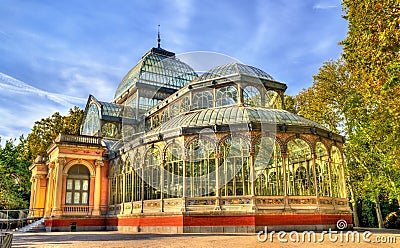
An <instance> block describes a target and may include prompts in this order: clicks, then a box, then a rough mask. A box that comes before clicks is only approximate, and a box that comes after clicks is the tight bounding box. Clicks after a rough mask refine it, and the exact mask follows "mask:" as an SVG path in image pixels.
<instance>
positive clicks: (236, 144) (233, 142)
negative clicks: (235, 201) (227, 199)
mask: <svg viewBox="0 0 400 248" xmlns="http://www.w3.org/2000/svg"><path fill="white" fill-rule="evenodd" d="M220 150H221V151H220V153H221V166H222V168H223V173H221V174H222V175H220V176H219V178H220V179H221V180H220V181H221V186H222V185H224V186H222V187H221V195H222V196H230V195H249V194H250V192H251V190H250V185H251V182H250V180H249V175H250V166H249V148H248V145H247V143H246V142H245V141H244V140H243V139H242V138H237V137H234V138H229V139H226V140H225V141H224V142H223V143H222V145H221V149H220ZM220 171H222V170H220Z"/></svg>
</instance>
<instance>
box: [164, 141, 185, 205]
mask: <svg viewBox="0 0 400 248" xmlns="http://www.w3.org/2000/svg"><path fill="white" fill-rule="evenodd" d="M182 155H183V149H182V147H181V146H180V145H179V144H178V143H172V144H170V145H169V146H168V147H167V150H166V154H165V170H164V171H163V172H164V192H165V194H164V198H175V197H182V195H183V177H184V175H183V158H182Z"/></svg>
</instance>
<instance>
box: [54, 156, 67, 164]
mask: <svg viewBox="0 0 400 248" xmlns="http://www.w3.org/2000/svg"><path fill="white" fill-rule="evenodd" d="M56 162H57V163H58V164H60V165H62V166H63V165H65V163H66V162H67V159H65V158H64V157H59V158H57V160H56Z"/></svg>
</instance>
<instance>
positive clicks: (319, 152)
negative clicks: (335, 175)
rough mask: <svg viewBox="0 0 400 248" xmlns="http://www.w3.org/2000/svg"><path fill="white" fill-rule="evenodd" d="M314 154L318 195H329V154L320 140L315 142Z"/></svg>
mask: <svg viewBox="0 0 400 248" xmlns="http://www.w3.org/2000/svg"><path fill="white" fill-rule="evenodd" d="M315 155H316V160H315V172H316V176H317V185H318V194H319V195H320V196H331V183H330V179H329V175H330V171H329V154H328V150H327V149H326V147H325V145H324V144H323V143H322V142H317V144H316V146H315Z"/></svg>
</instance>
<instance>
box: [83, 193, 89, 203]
mask: <svg viewBox="0 0 400 248" xmlns="http://www.w3.org/2000/svg"><path fill="white" fill-rule="evenodd" d="M88 200H89V194H88V193H87V192H83V193H82V204H87V203H88Z"/></svg>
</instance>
